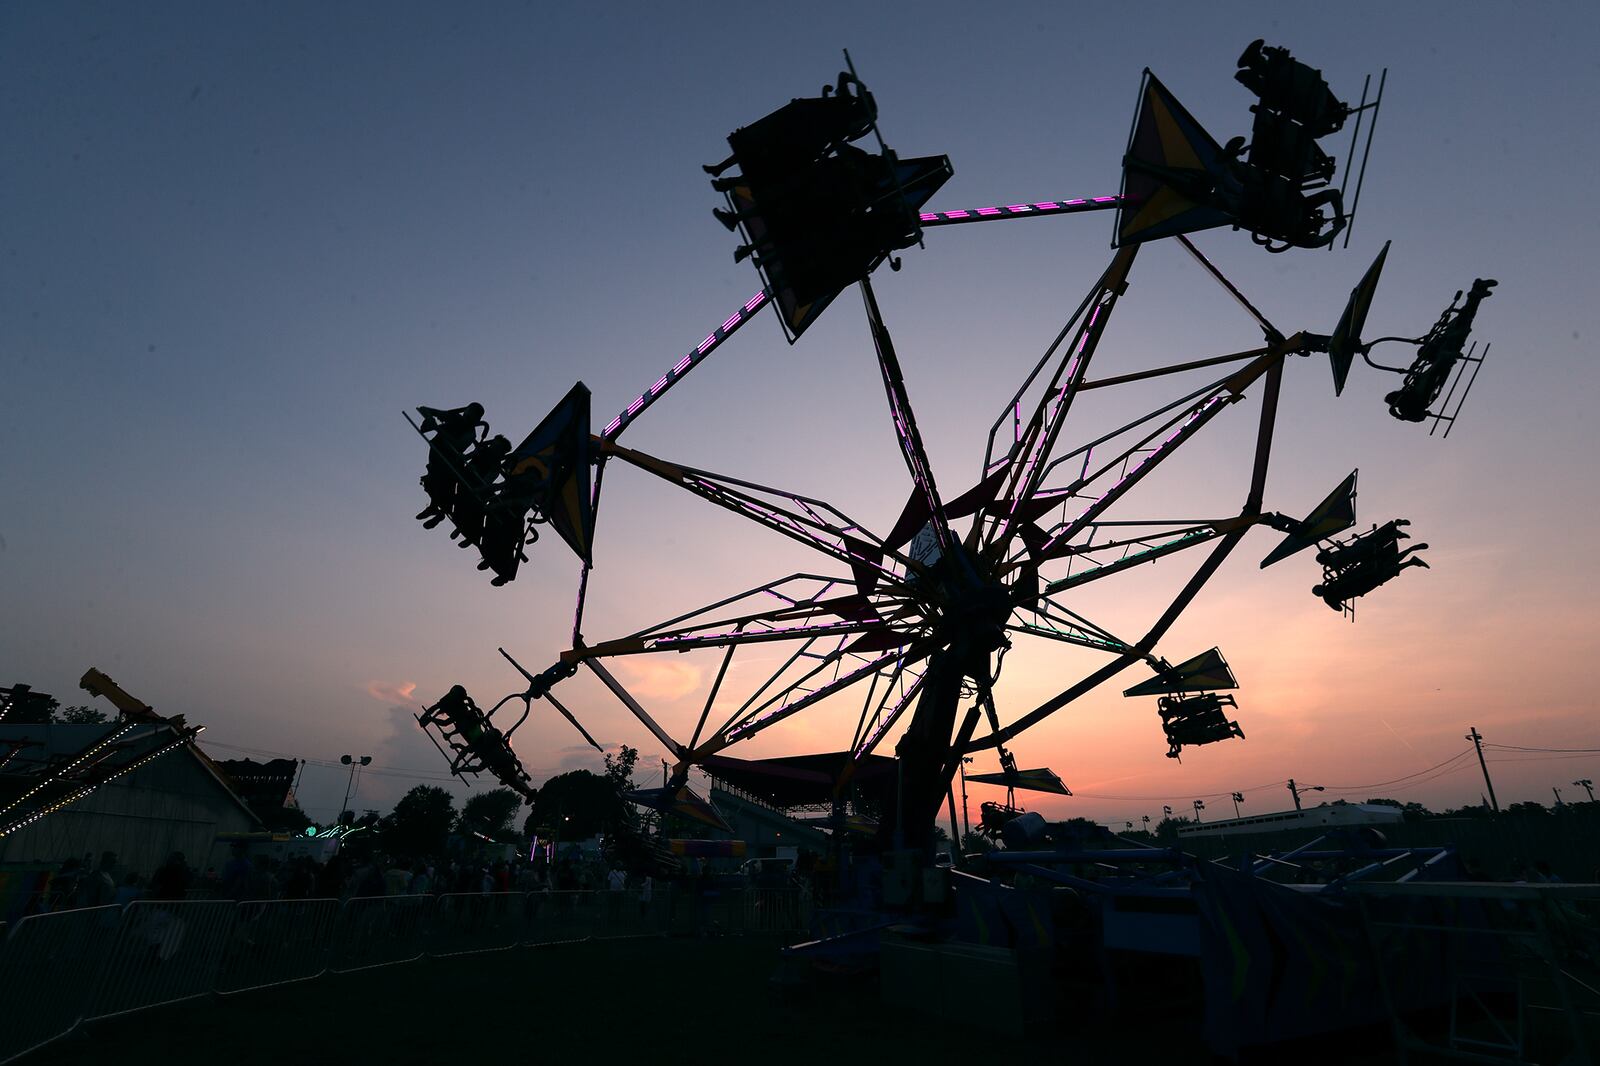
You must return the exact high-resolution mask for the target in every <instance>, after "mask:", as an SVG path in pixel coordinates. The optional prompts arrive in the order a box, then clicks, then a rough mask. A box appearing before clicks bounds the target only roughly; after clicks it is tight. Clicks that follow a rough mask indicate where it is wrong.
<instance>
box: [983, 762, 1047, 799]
mask: <svg viewBox="0 0 1600 1066" xmlns="http://www.w3.org/2000/svg"><path fill="white" fill-rule="evenodd" d="M967 780H968V781H976V782H978V783H979V784H983V785H1005V786H1006V787H1007V788H1025V789H1027V790H1028V791H1030V792H1052V793H1054V794H1055V795H1057V796H1070V795H1072V790H1071V789H1070V788H1068V787H1067V786H1066V785H1064V784H1062V782H1061V778H1059V777H1057V776H1056V775H1055V771H1053V770H1049V769H1046V768H1045V767H1043V766H1041V767H1039V768H1038V769H1037V770H1014V771H1012V772H1011V773H1007V772H1006V771H1004V770H1001V771H999V772H997V773H992V774H968V775H967Z"/></svg>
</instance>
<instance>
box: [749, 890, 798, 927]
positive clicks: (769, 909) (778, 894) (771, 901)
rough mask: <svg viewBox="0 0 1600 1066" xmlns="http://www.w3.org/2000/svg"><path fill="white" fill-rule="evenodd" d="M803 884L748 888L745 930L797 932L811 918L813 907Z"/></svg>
mask: <svg viewBox="0 0 1600 1066" xmlns="http://www.w3.org/2000/svg"><path fill="white" fill-rule="evenodd" d="M808 903H809V901H808V900H807V898H806V892H805V890H804V889H801V888H792V887H791V888H749V889H745V891H744V925H743V931H744V932H749V933H795V932H801V931H803V930H805V928H806V927H807V925H808V923H809V922H810V918H811V915H810V913H809V912H810V907H809V906H808Z"/></svg>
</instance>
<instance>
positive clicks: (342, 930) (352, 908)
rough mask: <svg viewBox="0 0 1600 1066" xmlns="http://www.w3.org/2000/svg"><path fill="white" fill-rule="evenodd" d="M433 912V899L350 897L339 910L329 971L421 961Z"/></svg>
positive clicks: (329, 951)
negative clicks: (414, 960)
mask: <svg viewBox="0 0 1600 1066" xmlns="http://www.w3.org/2000/svg"><path fill="white" fill-rule="evenodd" d="M433 911H434V897H432V896H352V897H351V898H350V899H347V900H345V901H344V904H343V905H342V906H341V907H340V909H339V918H338V921H337V922H336V923H335V925H334V936H333V944H332V946H331V947H330V948H329V950H328V969H330V970H332V971H333V972H334V973H349V972H350V971H351V970H365V969H369V968H371V967H373V966H389V965H392V964H394V963H397V962H410V961H412V960H413V959H420V958H421V957H422V956H423V954H424V953H425V952H426V950H427V942H426V938H427V934H428V923H429V920H430V919H431V918H432V917H433Z"/></svg>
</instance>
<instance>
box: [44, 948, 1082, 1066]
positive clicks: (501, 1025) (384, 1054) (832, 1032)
mask: <svg viewBox="0 0 1600 1066" xmlns="http://www.w3.org/2000/svg"><path fill="white" fill-rule="evenodd" d="M778 946H779V945H778V944H777V943H776V942H775V941H770V940H765V939H760V938H726V939H717V940H705V941H696V940H682V939H672V940H668V939H658V938H652V939H639V940H617V941H591V942H587V943H575V944H563V945H555V946H551V947H543V948H517V949H512V950H509V951H501V952H491V953H485V954H480V955H472V956H463V957H457V958H448V959H425V960H422V961H419V962H414V963H408V964H402V965H397V966H389V967H384V968H381V969H376V970H368V971H365V972H360V973H353V974H329V975H326V976H324V977H321V978H317V979H315V980H312V981H305V982H300V983H297V984H293V985H285V986H281V987H278V988H271V989H263V990H259V991H252V992H242V993H238V994H235V995H232V996H226V997H210V998H206V999H199V1000H193V1001H190V1002H188V1003H184V1004H178V1005H175V1006H171V1007H163V1008H158V1009H155V1010H150V1011H145V1012H143V1013H140V1014H135V1015H131V1016H128V1017H126V1018H121V1019H112V1020H108V1021H104V1022H99V1023H96V1024H93V1025H90V1026H87V1027H85V1028H82V1029H80V1030H79V1031H78V1032H76V1033H74V1034H72V1035H71V1036H68V1037H66V1038H64V1039H62V1040H60V1041H58V1042H56V1043H55V1044H52V1045H50V1046H48V1047H46V1048H43V1049H41V1050H40V1051H38V1052H37V1053H35V1054H34V1055H31V1056H28V1057H27V1058H26V1059H24V1060H23V1062H24V1064H26V1066H33V1064H39V1066H45V1064H54V1063H60V1064H80V1063H81V1064H83V1066H91V1064H92V1066H106V1064H107V1063H115V1064H116V1066H144V1064H152V1066H154V1064H161V1066H177V1064H185V1063H205V1064H212V1063H215V1064H217V1066H246V1064H263V1066H265V1064H272V1066H304V1064H320V1063H382V1064H385V1066H393V1064H398V1063H442V1062H455V1061H468V1062H472V1063H489V1062H514V1063H527V1062H530V1061H535V1060H537V1059H539V1058H543V1057H546V1056H552V1055H558V1056H560V1057H561V1058H563V1059H567V1060H569V1061H576V1062H585V1063H589V1062H593V1063H609V1062H639V1063H652V1064H664V1063H680V1062H681V1063H721V1062H750V1063H761V1064H765V1063H790V1062H792V1063H818V1064H821V1063H837V1062H856V1061H869V1060H878V1061H889V1060H893V1059H897V1058H900V1057H907V1058H910V1059H912V1060H914V1061H917V1060H920V1061H922V1062H942V1061H947V1056H948V1057H954V1056H968V1055H984V1056H985V1057H988V1056H999V1057H1000V1058H1001V1059H1002V1060H1013V1061H1014V1059H1013V1056H1017V1055H1022V1054H1026V1055H1028V1056H1029V1057H1030V1058H1032V1059H1034V1060H1035V1061H1037V1058H1038V1055H1039V1054H1040V1053H1041V1052H1042V1051H1045V1050H1046V1048H1047V1047H1048V1045H1047V1044H1046V1043H1045V1042H1041V1041H1025V1040H1020V1039H1006V1038H997V1037H994V1036H991V1035H990V1034H989V1033H988V1032H986V1031H984V1030H982V1029H980V1028H978V1027H975V1026H974V1025H972V1024H971V1023H970V1020H968V1021H964V1020H963V1019H960V1018H949V1019H943V1020H938V1019H932V1018H929V1017H925V1016H917V1017H904V1016H902V1017H891V1016H886V1014H885V1011H884V1009H883V1008H882V1007H881V1006H880V1005H879V1002H878V989H877V984H876V978H874V977H863V978H838V979H836V981H835V982H830V984H829V986H828V987H826V988H823V989H820V990H814V991H813V992H811V993H810V994H804V993H801V994H795V993H784V992H782V991H779V990H778V989H776V988H775V987H774V986H773V985H772V984H770V983H769V980H768V978H769V977H770V976H771V975H772V974H773V973H774V972H775V970H776V968H777V949H778ZM974 1009H980V1008H979V1007H978V1005H976V1004H975V1005H974ZM1062 1057H1063V1055H1062V1049H1061V1048H1060V1045H1056V1046H1055V1054H1054V1055H1052V1056H1050V1058H1051V1059H1053V1060H1054V1061H1060V1060H1061V1058H1062Z"/></svg>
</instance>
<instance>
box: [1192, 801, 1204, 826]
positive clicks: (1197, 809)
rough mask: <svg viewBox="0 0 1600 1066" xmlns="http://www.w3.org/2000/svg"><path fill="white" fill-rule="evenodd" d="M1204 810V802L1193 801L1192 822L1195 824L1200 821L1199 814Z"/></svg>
mask: <svg viewBox="0 0 1600 1066" xmlns="http://www.w3.org/2000/svg"><path fill="white" fill-rule="evenodd" d="M1205 809H1206V801H1205V800H1195V801H1194V820H1195V821H1196V822H1198V821H1200V812H1201V811H1203V810H1205Z"/></svg>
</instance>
